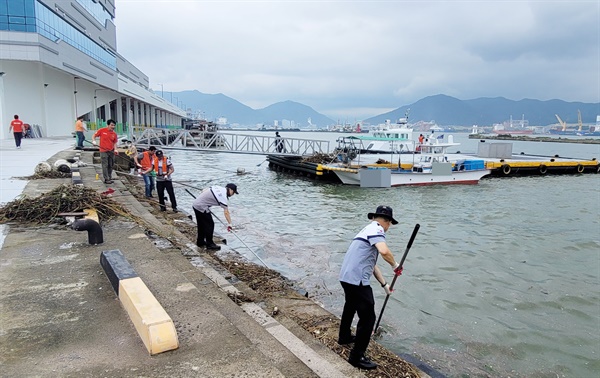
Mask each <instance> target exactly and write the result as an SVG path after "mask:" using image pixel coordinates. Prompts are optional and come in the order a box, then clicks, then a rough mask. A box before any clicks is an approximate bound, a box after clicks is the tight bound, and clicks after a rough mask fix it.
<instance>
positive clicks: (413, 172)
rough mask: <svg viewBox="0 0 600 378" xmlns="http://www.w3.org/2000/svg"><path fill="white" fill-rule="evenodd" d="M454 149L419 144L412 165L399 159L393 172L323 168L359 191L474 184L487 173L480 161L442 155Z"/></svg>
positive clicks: (344, 166)
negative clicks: (419, 151) (365, 189)
mask: <svg viewBox="0 0 600 378" xmlns="http://www.w3.org/2000/svg"><path fill="white" fill-rule="evenodd" d="M457 145H460V143H452V142H448V143H439V142H438V141H437V140H436V141H431V142H429V143H426V144H422V145H421V153H420V154H413V155H412V158H413V162H412V163H410V162H408V161H406V160H407V159H406V158H404V159H402V158H400V160H399V162H398V165H397V166H396V167H394V168H382V167H380V166H377V165H371V166H361V167H351V166H348V164H328V165H324V166H323V167H324V168H325V169H328V170H331V171H333V172H334V173H335V174H336V176H337V177H338V178H339V179H340V180H341V181H342V183H344V184H346V185H360V186H362V187H395V186H404V185H450V184H463V185H466V184H477V183H479V180H480V179H481V178H482V177H484V176H486V175H489V174H490V173H491V170H490V169H487V168H486V166H485V161H484V160H483V159H460V160H456V161H449V160H448V157H447V156H446V151H447V149H448V148H449V147H453V146H457ZM402 160H404V161H402Z"/></svg>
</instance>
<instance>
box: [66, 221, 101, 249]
mask: <svg viewBox="0 0 600 378" xmlns="http://www.w3.org/2000/svg"><path fill="white" fill-rule="evenodd" d="M71 228H72V229H73V230H75V231H87V232H88V242H89V243H90V244H92V245H96V244H102V243H104V238H103V236H102V227H100V224H99V223H98V222H96V221H95V220H93V219H77V220H76V221H75V222H73V224H72V225H71Z"/></svg>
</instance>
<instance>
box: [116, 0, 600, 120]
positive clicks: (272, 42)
mask: <svg viewBox="0 0 600 378" xmlns="http://www.w3.org/2000/svg"><path fill="white" fill-rule="evenodd" d="M116 6H117V18H116V20H115V23H116V25H117V43H118V47H119V52H120V53H121V54H122V55H123V56H124V57H125V58H126V59H128V60H129V61H130V62H132V63H133V64H134V65H136V66H137V67H138V68H140V69H141V70H142V71H143V72H144V73H145V74H147V75H148V76H149V77H150V81H151V83H152V85H153V88H154V89H157V88H159V87H160V86H159V85H157V83H162V84H163V86H164V89H165V91H181V90H190V89H196V90H199V91H200V92H204V93H223V94H225V95H227V96H230V97H232V98H235V99H237V100H239V101H241V102H242V103H244V104H246V105H248V106H251V107H253V108H262V107H265V106H268V105H270V104H272V103H275V102H280V101H285V100H292V101H297V102H300V103H303V104H306V105H308V106H311V107H313V108H314V109H316V110H317V111H319V112H322V113H324V114H326V115H328V116H330V117H332V118H338V117H354V118H357V119H361V118H366V117H370V116H373V115H376V114H380V113H379V111H380V110H383V111H389V110H390V109H394V108H397V107H400V106H402V105H407V104H410V103H411V102H414V101H417V100H419V99H420V98H423V97H425V96H429V95H434V94H439V93H443V94H447V95H450V96H455V97H457V98H460V99H471V98H477V97H497V96H503V97H506V98H510V99H515V100H518V99H521V98H536V99H540V100H545V99H551V98H559V99H563V100H566V101H582V102H600V89H599V88H600V53H599V51H600V47H599V46H600V6H599V5H598V3H597V1H569V2H549V1H518V2H516V1H501V0H496V1H421V2H417V1H376V0H375V1H192V0H188V1H177V0H171V1H149V0H143V1H142V0H138V1H136V0H120V1H118V2H117V3H116ZM371 112H378V113H371Z"/></svg>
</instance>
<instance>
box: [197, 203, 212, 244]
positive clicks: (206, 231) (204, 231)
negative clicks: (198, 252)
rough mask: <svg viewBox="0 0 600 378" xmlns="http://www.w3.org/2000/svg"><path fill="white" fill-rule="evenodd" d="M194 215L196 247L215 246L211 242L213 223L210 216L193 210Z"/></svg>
mask: <svg viewBox="0 0 600 378" xmlns="http://www.w3.org/2000/svg"><path fill="white" fill-rule="evenodd" d="M194 213H195V214H196V222H197V223H198V239H196V245H197V246H198V247H203V246H205V245H212V244H215V242H214V241H213V234H214V232H215V221H214V220H213V218H212V214H211V213H210V212H208V213H202V212H200V211H198V210H196V209H194Z"/></svg>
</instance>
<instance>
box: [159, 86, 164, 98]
mask: <svg viewBox="0 0 600 378" xmlns="http://www.w3.org/2000/svg"><path fill="white" fill-rule="evenodd" d="M158 85H160V97H162V98H165V88H164V87H163V85H162V84H158Z"/></svg>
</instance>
